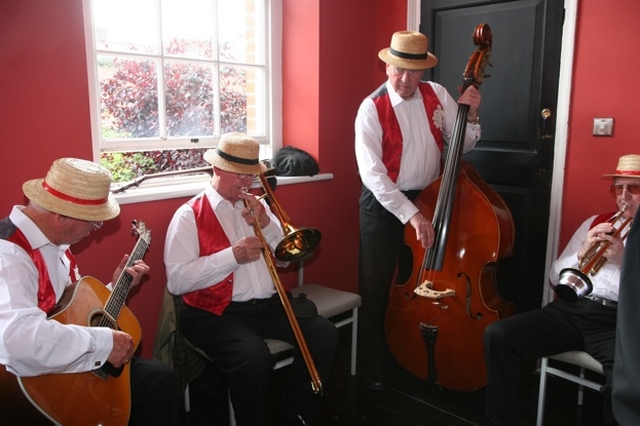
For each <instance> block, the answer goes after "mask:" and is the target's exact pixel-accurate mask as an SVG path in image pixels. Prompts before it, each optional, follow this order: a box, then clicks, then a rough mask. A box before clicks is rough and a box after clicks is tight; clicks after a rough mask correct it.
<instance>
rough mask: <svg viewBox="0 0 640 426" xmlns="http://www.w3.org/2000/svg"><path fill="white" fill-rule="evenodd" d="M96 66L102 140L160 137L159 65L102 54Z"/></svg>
mask: <svg viewBox="0 0 640 426" xmlns="http://www.w3.org/2000/svg"><path fill="white" fill-rule="evenodd" d="M97 63H98V81H99V84H100V106H101V109H100V114H101V122H102V137H103V139H118V138H150V137H158V136H159V135H160V130H159V129H160V126H159V119H158V79H157V75H158V71H157V69H158V64H157V62H156V61H153V60H136V59H130V58H125V57H117V56H106V55H99V56H98V58H97Z"/></svg>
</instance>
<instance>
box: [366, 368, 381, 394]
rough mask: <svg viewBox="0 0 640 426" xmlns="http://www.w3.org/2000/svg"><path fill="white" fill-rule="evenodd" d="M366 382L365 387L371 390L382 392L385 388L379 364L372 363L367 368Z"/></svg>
mask: <svg viewBox="0 0 640 426" xmlns="http://www.w3.org/2000/svg"><path fill="white" fill-rule="evenodd" d="M366 382H367V387H368V388H369V389H371V390H383V389H385V388H386V386H385V384H384V369H383V368H382V365H381V364H378V363H374V364H372V365H370V366H369V368H368V369H367V376H366Z"/></svg>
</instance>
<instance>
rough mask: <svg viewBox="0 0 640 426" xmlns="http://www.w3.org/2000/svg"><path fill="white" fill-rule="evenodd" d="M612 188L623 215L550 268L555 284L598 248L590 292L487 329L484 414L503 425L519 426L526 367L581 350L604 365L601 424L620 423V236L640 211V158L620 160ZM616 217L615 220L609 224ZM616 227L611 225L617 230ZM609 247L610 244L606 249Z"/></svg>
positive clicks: (589, 229)
mask: <svg viewBox="0 0 640 426" xmlns="http://www.w3.org/2000/svg"><path fill="white" fill-rule="evenodd" d="M603 177H604V178H612V179H613V182H612V185H611V187H610V191H611V194H612V196H613V197H614V199H615V201H616V206H617V209H618V211H619V212H620V214H619V215H616V214H615V212H612V213H605V214H602V215H594V216H591V217H590V218H588V219H587V220H585V221H584V222H583V223H582V225H581V226H580V227H579V228H578V229H577V230H576V231H575V233H574V234H573V236H572V237H571V240H570V241H569V243H568V244H567V246H566V248H565V249H564V251H563V252H562V254H561V255H560V257H558V259H557V260H556V261H555V262H554V263H553V265H552V267H551V272H550V277H549V279H550V281H551V284H552V285H553V286H556V285H557V284H558V281H559V279H560V275H561V271H563V270H565V269H566V268H578V266H577V265H578V264H579V263H580V261H581V260H583V257H584V256H585V255H586V254H587V253H588V252H590V251H591V248H592V247H593V246H594V245H595V244H601V245H603V247H604V246H606V250H605V251H604V253H603V257H605V258H606V259H607V262H606V263H605V264H604V265H603V266H602V267H601V268H600V269H599V270H598V272H597V274H595V275H593V276H590V277H589V278H590V280H591V283H592V285H593V289H592V291H591V292H590V293H589V294H587V295H585V296H584V297H579V298H577V300H576V301H575V302H573V303H570V302H565V301H564V300H561V299H557V300H554V301H553V302H551V303H549V304H548V305H546V306H545V307H543V308H541V309H537V310H534V311H529V312H524V313H521V314H518V315H515V316H512V317H509V318H506V319H503V320H500V321H497V322H494V323H492V324H491V325H489V326H488V327H487V329H486V330H485V336H484V345H485V347H484V349H485V360H486V362H487V373H488V382H487V407H486V408H487V415H488V416H489V417H493V418H497V419H499V420H500V424H505V425H515V424H517V423H518V421H517V420H518V389H519V378H520V367H521V363H522V362H533V361H535V360H537V359H539V358H541V357H543V356H550V355H555V354H558V353H562V352H566V351H571V350H577V351H586V352H587V353H589V354H590V355H591V356H592V357H594V358H595V359H596V360H598V361H599V362H600V363H601V364H602V368H603V371H604V375H605V378H606V383H605V384H604V385H603V386H602V388H601V393H602V395H603V398H604V410H603V412H604V417H605V421H606V423H607V424H608V425H612V424H615V423H614V421H613V413H612V411H611V379H612V372H613V358H614V349H615V337H616V313H617V305H618V287H619V283H620V269H621V267H622V259H623V254H624V246H625V241H624V240H623V238H622V237H621V236H620V235H616V234H618V233H616V232H615V230H616V229H618V228H619V227H620V226H621V224H622V223H623V222H624V221H625V220H626V219H627V218H633V217H634V216H635V214H636V212H637V210H638V205H639V204H640V155H625V156H622V157H620V159H619V161H618V167H617V169H616V171H615V173H611V174H605V175H603ZM612 217H615V221H609V219H610V218H612ZM612 222H613V223H612ZM605 243H606V244H605Z"/></svg>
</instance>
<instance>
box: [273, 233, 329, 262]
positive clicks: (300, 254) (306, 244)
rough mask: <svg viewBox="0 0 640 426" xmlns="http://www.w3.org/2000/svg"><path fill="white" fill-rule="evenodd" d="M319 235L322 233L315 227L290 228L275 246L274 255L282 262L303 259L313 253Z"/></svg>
mask: <svg viewBox="0 0 640 426" xmlns="http://www.w3.org/2000/svg"><path fill="white" fill-rule="evenodd" d="M289 228H291V226H289ZM321 237H322V234H320V231H318V230H317V229H315V228H300V229H292V230H291V231H290V232H289V233H288V234H287V235H285V237H284V238H283V239H282V240H281V241H280V243H279V244H278V246H277V247H276V250H275V256H276V258H277V259H278V260H282V261H284V262H293V261H298V260H302V259H305V258H306V257H308V256H310V255H311V254H313V250H314V249H315V248H316V247H317V246H318V244H319V243H320V239H321Z"/></svg>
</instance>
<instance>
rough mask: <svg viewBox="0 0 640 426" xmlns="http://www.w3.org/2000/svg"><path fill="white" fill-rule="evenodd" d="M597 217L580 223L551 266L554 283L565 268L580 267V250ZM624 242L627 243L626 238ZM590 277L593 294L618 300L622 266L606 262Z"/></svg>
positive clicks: (616, 225) (615, 224)
mask: <svg viewBox="0 0 640 426" xmlns="http://www.w3.org/2000/svg"><path fill="white" fill-rule="evenodd" d="M595 218H596V216H595V215H594V216H591V217H590V218H588V219H587V220H585V221H584V222H583V223H582V225H580V227H579V228H578V229H577V230H576V232H575V233H574V234H573V236H572V237H571V240H569V243H568V244H567V246H566V247H565V249H564V250H563V251H562V254H561V255H560V256H559V257H558V259H557V260H556V261H555V262H554V263H553V265H552V266H551V272H550V274H549V280H550V281H551V283H552V284H553V285H556V284H557V283H558V279H559V278H560V272H561V271H562V270H563V269H564V268H574V269H578V251H579V250H580V247H582V243H583V242H584V241H585V240H586V239H587V233H588V232H589V229H590V228H591V223H592V222H593V220H594V219H595ZM621 223H622V222H621V221H620V220H618V221H617V222H615V223H614V227H616V228H617V227H619V226H620V225H621ZM623 243H624V244H625V245H626V240H625V241H624V242H623ZM589 278H590V279H591V283H592V284H593V291H592V292H591V295H592V296H597V297H602V298H604V299H609V300H613V301H614V302H617V301H618V288H619V286H620V268H619V267H618V266H616V265H614V264H613V263H611V262H606V263H605V264H604V266H603V267H602V268H601V269H600V271H599V272H598V273H597V274H596V275H595V276H589Z"/></svg>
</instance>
